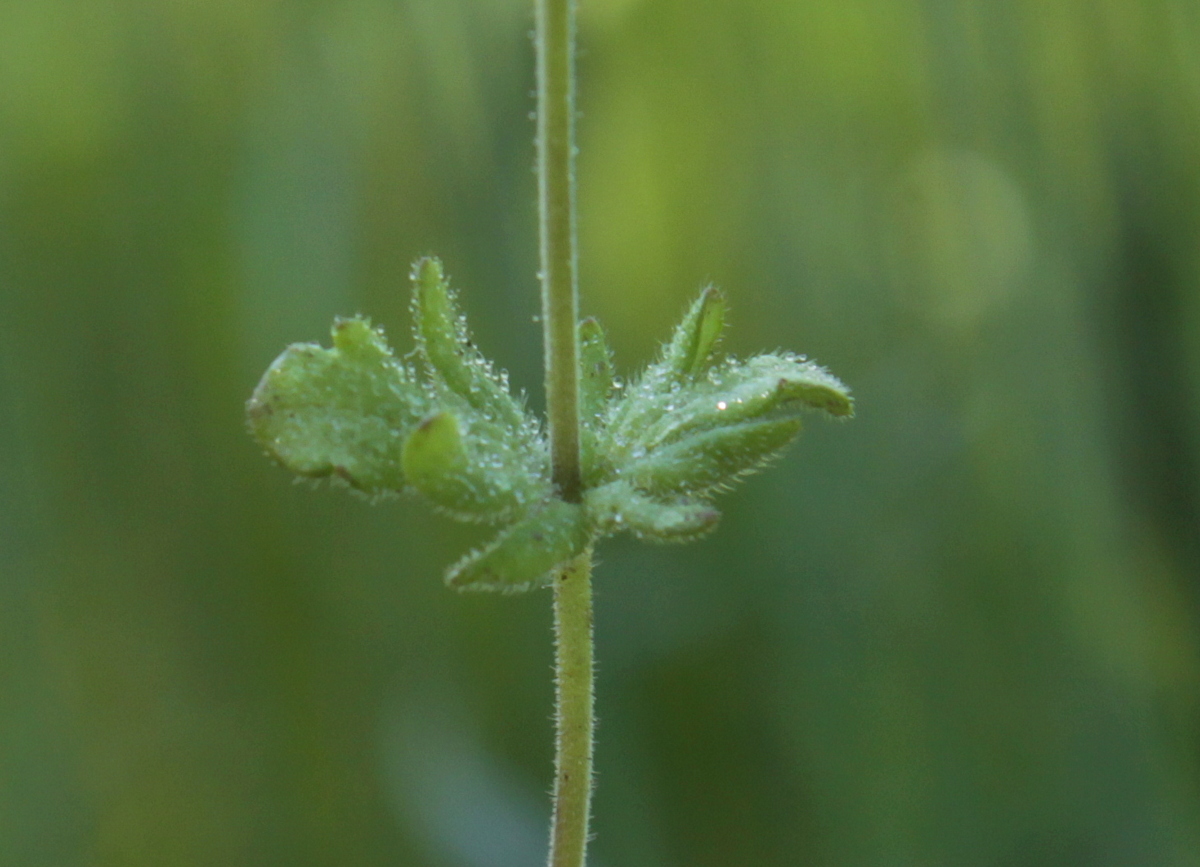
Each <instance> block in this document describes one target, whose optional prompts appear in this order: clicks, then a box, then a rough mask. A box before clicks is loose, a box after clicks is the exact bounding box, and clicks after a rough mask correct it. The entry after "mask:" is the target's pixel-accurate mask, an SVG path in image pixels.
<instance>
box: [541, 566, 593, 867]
mask: <svg viewBox="0 0 1200 867" xmlns="http://www.w3.org/2000/svg"><path fill="white" fill-rule="evenodd" d="M591 573H592V552H591V551H590V550H589V551H585V552H584V553H583V554H580V555H579V556H578V557H576V558H575V559H574V560H572V561H571V562H570V563H568V564H566V565H565V566H563V567H562V568H561V569H560V570H559V572H558V574H557V575H556V576H555V580H554V638H555V643H554V669H555V675H556V676H555V710H556V713H555V724H556V726H557V729H558V741H557V750H556V752H555V757H554V821H553V824H552V825H551V828H550V860H549V865H550V867H583V864H584V862H585V859H586V854H587V840H588V813H589V803H590V801H591V796H592V727H593V714H592V574H591Z"/></svg>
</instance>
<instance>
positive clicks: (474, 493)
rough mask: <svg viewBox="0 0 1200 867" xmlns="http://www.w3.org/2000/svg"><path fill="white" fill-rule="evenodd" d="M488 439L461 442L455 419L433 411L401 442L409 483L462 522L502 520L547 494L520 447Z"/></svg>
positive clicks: (544, 481) (544, 483)
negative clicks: (511, 447) (486, 448)
mask: <svg viewBox="0 0 1200 867" xmlns="http://www.w3.org/2000/svg"><path fill="white" fill-rule="evenodd" d="M495 444H496V441H495V440H494V439H493V438H491V437H483V438H480V437H466V438H464V436H463V432H462V429H461V427H460V423H459V421H458V419H456V418H455V416H454V415H453V414H452V413H449V412H445V411H442V412H437V413H434V414H433V415H431V416H429V417H428V418H426V419H425V420H424V421H422V422H421V423H420V424H419V425H418V426H417V428H416V429H415V430H414V431H413V432H412V433H411V434H410V435H409V437H408V440H407V441H406V442H405V443H404V451H403V466H404V473H405V475H406V476H407V477H408V481H409V483H410V484H412V485H413V487H415V488H416V489H417V490H419V491H420V492H421V493H422V494H424V495H425V496H427V497H428V498H429V499H430V500H432V501H433V502H434V504H435V505H437V506H439V507H441V508H442V509H443V510H444V511H446V512H447V513H449V514H450V515H452V516H453V517H456V518H459V519H460V520H479V521H492V522H494V521H501V520H505V519H509V518H512V517H514V516H515V515H517V514H519V513H520V512H521V511H523V510H524V508H525V507H526V506H527V505H528V504H529V503H531V502H533V501H535V500H542V499H545V498H546V497H548V496H549V495H550V493H551V487H550V483H549V480H548V479H546V478H545V476H544V475H542V474H539V473H537V472H536V470H535V471H531V470H530V469H529V467H528V466H527V465H526V463H525V462H524V461H523V459H522V457H521V456H520V454H519V450H518V449H507V450H505V449H503V448H497V449H496V450H494V451H481V448H482V447H485V446H488V445H491V446H493V447H494V446H495Z"/></svg>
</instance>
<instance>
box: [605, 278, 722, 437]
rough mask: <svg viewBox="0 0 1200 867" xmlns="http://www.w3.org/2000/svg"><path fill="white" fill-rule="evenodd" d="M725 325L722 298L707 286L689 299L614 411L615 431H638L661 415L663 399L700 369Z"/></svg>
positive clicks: (692, 378) (686, 382) (613, 423)
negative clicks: (655, 357)
mask: <svg viewBox="0 0 1200 867" xmlns="http://www.w3.org/2000/svg"><path fill="white" fill-rule="evenodd" d="M724 326H725V298H724V296H723V295H721V292H720V290H718V289H717V288H716V287H714V286H709V287H708V288H706V289H705V290H704V291H702V292H701V293H700V295H699V297H697V298H696V300H695V301H693V302H692V306H691V307H689V308H688V311H687V313H685V314H684V316H683V320H682V321H681V322H680V323H679V325H677V326H676V327H675V331H674V333H673V334H672V335H671V339H670V341H668V342H667V343H665V344H664V345H663V347H662V350H661V351H660V352H659V357H658V360H657V361H655V362H654V364H652V365H650V367H648V368H647V369H646V371H645V372H644V373H643V374H642V376H641V377H640V378H639V379H638V380H637V382H636V383H634V385H633V386H632V387H631V388H629V389H627V391H626V394H625V398H624V400H622V401H621V403H620V405H619V406H618V407H617V408H616V410H615V411H614V413H613V417H612V421H611V426H612V428H613V429H614V430H615V431H622V430H637V429H640V428H642V427H644V426H645V425H646V424H647V423H649V422H650V421H653V420H654V419H655V418H657V417H658V416H660V415H661V414H662V412H663V411H664V410H663V408H664V405H665V404H664V401H666V400H667V399H668V398H670V397H671V396H672V395H674V394H675V393H676V392H678V390H679V389H680V388H681V387H683V386H685V385H689V384H691V383H692V382H693V381H694V380H695V379H696V376H697V375H698V374H700V373H702V372H703V370H704V368H705V365H706V363H707V362H708V360H709V358H710V356H711V355H712V351H713V348H714V347H715V346H716V343H717V340H718V338H720V336H721V331H722V329H723V328H724Z"/></svg>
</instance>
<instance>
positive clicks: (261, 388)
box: [246, 318, 427, 493]
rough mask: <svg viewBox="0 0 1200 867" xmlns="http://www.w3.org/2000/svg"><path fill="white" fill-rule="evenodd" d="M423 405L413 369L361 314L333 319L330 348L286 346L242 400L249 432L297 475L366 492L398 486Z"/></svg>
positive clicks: (312, 345)
mask: <svg viewBox="0 0 1200 867" xmlns="http://www.w3.org/2000/svg"><path fill="white" fill-rule="evenodd" d="M426 411H427V399H426V395H425V394H424V392H423V390H422V388H421V386H420V384H419V383H418V382H417V379H416V376H415V374H414V373H413V371H412V370H411V369H410V368H408V367H407V366H406V365H404V364H402V363H401V362H399V361H397V360H396V358H395V357H394V356H393V355H392V351H391V349H389V348H388V345H387V343H386V341H385V340H384V337H383V334H382V333H381V332H379V331H378V330H376V329H373V328H372V327H371V323H370V322H369V321H368V320H366V319H361V318H354V319H338V320H336V321H335V322H334V325H333V348H332V349H323V348H321V347H320V346H317V345H316V344H311V343H300V344H294V345H292V346H289V347H288V348H287V349H286V350H285V351H284V352H283V354H282V355H280V356H279V357H278V358H277V359H276V360H275V362H274V363H273V364H272V365H271V366H270V367H269V368H268V369H267V372H266V373H265V374H264V375H263V378H262V380H261V381H260V382H259V384H258V387H257V388H256V389H255V390H254V394H253V396H252V397H251V398H250V400H249V401H248V402H247V404H246V418H247V422H248V424H249V427H250V431H251V433H252V434H253V435H254V437H255V438H256V439H257V440H258V442H259V443H260V444H261V445H262V446H263V448H265V449H266V450H267V452H268V454H270V455H271V456H272V457H273V458H275V460H277V461H279V463H281V464H283V465H284V466H285V467H287V468H288V469H290V470H291V471H292V472H294V473H298V474H299V475H302V476H310V477H322V476H334V477H336V478H340V479H343V480H344V481H346V482H348V483H349V484H351V485H352V486H354V487H355V488H358V489H360V490H363V491H367V492H370V493H380V492H383V491H396V490H399V489H401V488H403V487H404V473H403V470H402V468H401V449H402V446H403V443H404V439H405V437H406V436H407V435H408V433H409V431H410V430H412V429H413V428H414V427H415V426H416V424H417V422H418V421H419V420H420V418H421V416H422V415H424V414H425V412H426Z"/></svg>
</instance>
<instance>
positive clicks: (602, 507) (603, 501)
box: [585, 481, 721, 542]
mask: <svg viewBox="0 0 1200 867" xmlns="http://www.w3.org/2000/svg"><path fill="white" fill-rule="evenodd" d="M585 504H586V506H587V509H588V514H589V515H590V516H591V518H592V520H593V521H594V522H595V523H596V524H597V525H598V526H599V527H600V529H601V530H602V532H605V533H617V532H620V531H622V530H628V531H630V532H631V533H633V534H634V535H635V536H637V537H638V538H639V539H643V540H645V541H648V542H690V541H692V540H693V539H698V538H699V537H701V536H703V535H705V534H706V533H709V532H711V531H712V530H714V529H716V526H717V522H718V521H720V519H721V513H720V512H718V511H717V510H716V509H714V508H713V507H712V506H711V505H709V504H708V503H705V502H697V501H690V500H683V499H677V500H667V501H663V500H656V499H653V498H651V497H649V496H647V495H646V494H643V493H642V492H640V491H638V490H636V489H635V488H634V487H633V486H632V485H631V484H629V483H628V482H625V481H617V482H610V483H609V484H607V485H603V486H602V487H599V488H595V489H593V490H591V491H589V492H588V494H587V496H586V498H585Z"/></svg>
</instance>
